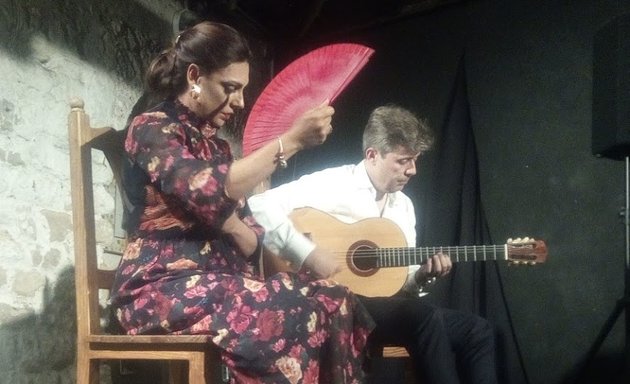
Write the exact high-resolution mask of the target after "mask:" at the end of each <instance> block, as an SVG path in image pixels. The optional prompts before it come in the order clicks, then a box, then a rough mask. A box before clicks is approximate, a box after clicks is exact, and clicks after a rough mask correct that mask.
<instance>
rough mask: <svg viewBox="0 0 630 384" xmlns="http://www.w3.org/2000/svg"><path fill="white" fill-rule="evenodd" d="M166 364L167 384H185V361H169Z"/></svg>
mask: <svg viewBox="0 0 630 384" xmlns="http://www.w3.org/2000/svg"><path fill="white" fill-rule="evenodd" d="M167 364H168V384H185V383H186V375H187V372H186V361H183V360H170V361H168V362H167Z"/></svg>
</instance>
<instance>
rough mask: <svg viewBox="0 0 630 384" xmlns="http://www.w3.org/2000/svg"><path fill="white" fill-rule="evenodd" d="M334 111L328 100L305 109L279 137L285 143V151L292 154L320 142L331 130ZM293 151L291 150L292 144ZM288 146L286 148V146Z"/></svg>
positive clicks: (324, 139)
mask: <svg viewBox="0 0 630 384" xmlns="http://www.w3.org/2000/svg"><path fill="white" fill-rule="evenodd" d="M333 113H335V110H334V108H333V107H331V106H330V105H328V101H326V102H324V103H322V104H321V105H320V106H318V107H315V108H313V109H310V110H308V111H306V112H305V113H304V114H302V115H301V116H300V117H298V118H297V119H296V120H295V122H294V123H293V125H292V126H291V128H289V130H288V131H286V132H285V133H283V134H282V135H281V136H280V137H281V139H282V141H283V142H284V143H287V144H285V152H287V154H293V153H294V152H297V151H299V150H302V149H304V148H309V147H313V146H315V145H319V144H322V143H323V142H324V141H326V138H327V137H328V135H329V134H330V132H331V131H332V125H331V123H332V116H333ZM291 143H294V145H295V151H294V152H293V151H292V148H291V147H292V144H291ZM287 147H288V148H287Z"/></svg>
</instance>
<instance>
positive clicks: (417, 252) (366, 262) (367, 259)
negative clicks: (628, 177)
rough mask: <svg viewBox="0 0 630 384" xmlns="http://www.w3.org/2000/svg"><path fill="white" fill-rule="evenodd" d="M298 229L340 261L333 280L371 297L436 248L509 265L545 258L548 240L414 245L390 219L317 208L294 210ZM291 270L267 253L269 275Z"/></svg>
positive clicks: (393, 286) (388, 291)
mask: <svg viewBox="0 0 630 384" xmlns="http://www.w3.org/2000/svg"><path fill="white" fill-rule="evenodd" d="M289 218H290V219H291V221H292V222H293V225H294V226H295V227H296V228H297V230H298V231H300V232H301V233H303V234H304V235H305V236H306V237H308V238H310V239H311V240H312V241H313V242H314V243H315V244H317V245H318V246H319V247H321V248H323V249H326V250H328V251H329V252H330V253H331V254H332V255H333V256H334V257H335V258H337V260H338V261H339V263H340V264H341V267H342V268H341V272H339V273H337V274H336V275H335V276H333V279H334V280H335V281H337V282H339V283H341V284H343V285H345V286H347V287H349V288H350V290H352V291H353V292H355V293H358V294H360V295H363V296H368V297H377V296H391V295H393V294H395V293H396V292H398V291H399V290H400V289H401V288H402V287H403V285H404V283H405V280H406V279H407V272H408V266H409V265H420V264H423V263H424V262H426V260H428V259H429V258H430V257H431V256H432V255H435V254H436V253H438V252H443V253H446V254H448V255H449V256H450V258H451V260H452V261H453V262H462V261H463V262H466V261H490V260H506V261H508V262H509V263H511V264H524V265H535V264H538V263H543V262H545V260H546V259H547V245H546V244H545V242H544V241H542V240H534V239H530V238H529V237H525V238H522V239H521V238H517V239H515V240H512V239H508V241H507V243H506V244H502V245H472V246H467V245H463V246H445V247H421V248H412V247H408V246H407V244H406V240H405V236H404V234H403V232H402V231H401V230H400V228H399V227H398V226H397V225H396V224H395V223H394V222H393V221H391V220H389V219H384V218H380V217H379V218H369V219H363V220H360V221H357V222H356V223H353V224H346V223H344V222H342V221H339V220H338V219H337V218H335V217H334V216H332V215H329V214H327V213H325V212H322V211H319V210H317V209H314V208H310V207H306V208H299V209H295V210H293V212H291V214H290V215H289ZM290 270H292V269H291V267H290V266H289V265H287V263H286V262H284V261H283V260H282V259H281V258H280V257H278V256H276V255H274V254H273V253H271V252H269V251H268V250H265V252H264V253H263V273H264V274H265V275H267V276H269V275H271V274H273V273H277V272H283V271H290Z"/></svg>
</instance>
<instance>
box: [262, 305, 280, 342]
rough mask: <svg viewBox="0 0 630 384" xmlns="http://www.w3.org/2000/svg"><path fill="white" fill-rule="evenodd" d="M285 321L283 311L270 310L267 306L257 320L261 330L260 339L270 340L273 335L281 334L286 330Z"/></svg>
mask: <svg viewBox="0 0 630 384" xmlns="http://www.w3.org/2000/svg"><path fill="white" fill-rule="evenodd" d="M283 322H284V314H283V313H282V311H270V310H268V309H266V308H265V309H264V310H263V311H262V312H261V313H260V315H259V316H258V319H257V320H256V327H257V328H258V329H259V330H260V333H259V334H258V339H259V340H261V341H269V340H271V338H272V337H278V336H280V335H281V334H282V331H283V330H284V327H283V326H282V323H283Z"/></svg>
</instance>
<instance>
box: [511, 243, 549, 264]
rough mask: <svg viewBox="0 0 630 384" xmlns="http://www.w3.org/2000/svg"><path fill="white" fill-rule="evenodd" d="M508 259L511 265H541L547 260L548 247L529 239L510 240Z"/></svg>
mask: <svg viewBox="0 0 630 384" xmlns="http://www.w3.org/2000/svg"><path fill="white" fill-rule="evenodd" d="M506 246H507V259H508V261H509V262H510V263H511V264H529V265H534V264H539V263H544V262H545V260H547V245H546V244H545V242H544V241H542V240H534V239H530V238H529V237H524V238H522V239H521V238H520V237H519V238H516V239H514V240H512V239H508V241H507V243H506Z"/></svg>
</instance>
